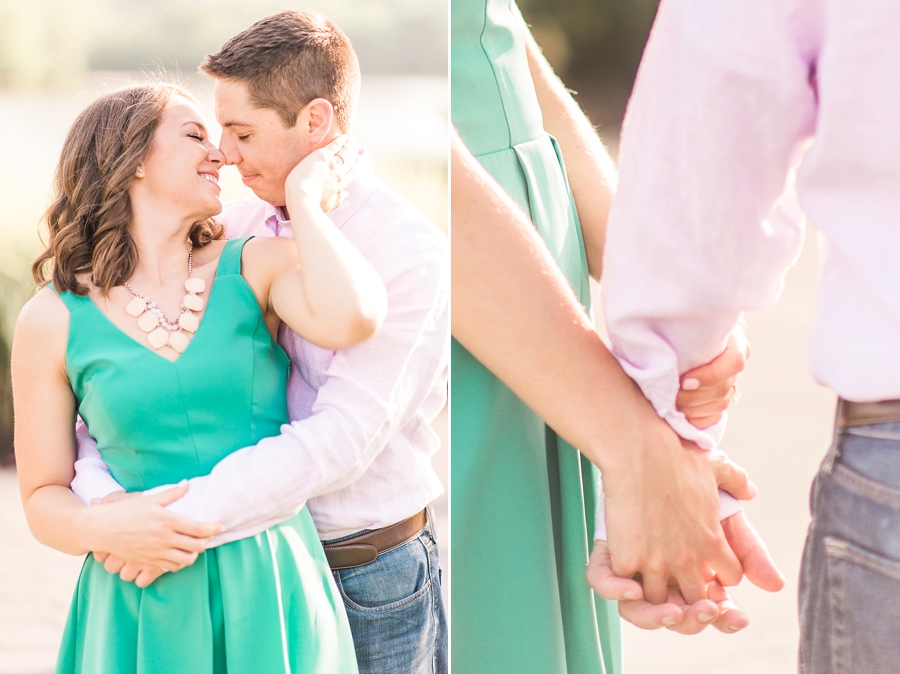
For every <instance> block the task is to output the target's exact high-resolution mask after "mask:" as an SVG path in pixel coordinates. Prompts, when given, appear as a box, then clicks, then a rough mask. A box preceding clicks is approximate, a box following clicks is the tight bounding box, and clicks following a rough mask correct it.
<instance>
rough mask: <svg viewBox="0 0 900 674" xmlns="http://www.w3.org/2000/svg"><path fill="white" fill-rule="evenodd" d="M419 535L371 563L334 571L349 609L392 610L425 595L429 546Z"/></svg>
mask: <svg viewBox="0 0 900 674" xmlns="http://www.w3.org/2000/svg"><path fill="white" fill-rule="evenodd" d="M423 536H424V532H423V534H422V535H420V536H417V537H416V538H413V539H412V540H410V541H407V542H406V543H404V544H403V545H401V546H399V547H397V548H394V549H393V550H391V551H390V552H385V553H382V554H379V555H378V559H376V560H375V561H374V562H372V563H371V564H367V565H366V566H360V567H357V568H355V569H341V570H340V571H337V572H335V574H334V575H335V580H336V581H337V585H338V588H339V589H340V591H341V594H342V595H343V598H344V604H345V605H346V606H347V609H348V610H351V611H358V612H360V613H383V612H387V611H395V610H399V609H402V608H403V607H405V606H407V605H409V604H411V603H412V602H414V601H416V600H417V599H419V598H420V597H422V596H424V595H425V594H427V592H428V590H429V589H430V588H431V585H432V582H431V569H430V559H429V554H428V553H429V548H428V546H427V545H426V544H425V541H423V540H422V539H423Z"/></svg>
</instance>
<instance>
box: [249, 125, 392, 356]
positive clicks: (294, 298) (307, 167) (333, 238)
mask: <svg viewBox="0 0 900 674" xmlns="http://www.w3.org/2000/svg"><path fill="white" fill-rule="evenodd" d="M344 148H347V150H349V151H350V152H349V153H350V154H351V155H353V153H355V152H357V151H358V150H357V149H356V146H355V144H352V143H351V144H347V143H346V137H341V138H339V139H338V140H335V141H334V142H332V143H331V144H329V145H327V146H325V147H324V148H322V149H320V150H316V151H315V152H313V153H312V154H310V155H309V156H307V157H306V158H304V159H303V161H301V162H300V163H299V164H298V165H297V166H296V167H295V168H294V170H293V171H292V172H291V173H290V175H288V178H287V181H286V183H285V194H286V196H287V208H288V212H289V213H290V217H291V229H292V230H293V233H294V239H295V241H294V243H293V244H292V246H290V247H288V248H287V249H286V248H284V247H283V246H282V248H281V250H280V251H278V250H275V251H274V253H263V254H262V255H259V254H255V253H254V251H253V248H254V247H255V248H261V247H262V248H266V247H267V243H265V242H251V243H255V246H251V249H250V253H251V254H250V255H249V256H247V257H246V258H245V261H246V262H247V263H248V264H247V267H246V276H247V279H248V282H249V283H250V284H251V286H254V289H256V288H260V287H265V286H266V285H268V306H267V309H268V310H269V311H271V312H274V313H275V314H277V315H278V317H279V318H281V320H283V321H284V322H285V323H287V325H288V326H289V327H290V328H291V329H292V330H293V331H294V332H296V333H297V334H299V335H302V336H303V337H304V338H306V339H308V340H309V341H310V342H312V343H313V344H317V345H319V346H321V347H324V348H327V349H345V348H348V347H351V346H355V345H356V344H359V343H360V342H362V341H363V340H365V339H367V338H369V337H371V336H372V335H373V334H375V331H376V330H378V328H379V327H380V326H381V323H382V322H383V321H384V317H385V315H386V314H387V293H386V292H385V289H384V282H383V281H382V280H381V277H380V276H379V275H378V272H376V271H375V269H374V268H373V267H372V265H371V264H369V262H368V260H366V259H365V257H363V255H362V254H361V253H360V252H359V251H358V250H357V249H356V248H355V247H354V246H353V245H352V244H351V243H350V242H349V241H348V240H347V239H346V237H344V235H343V234H341V233H340V231H338V229H337V227H336V226H335V225H334V223H333V222H331V220H330V219H329V218H328V217H327V216H326V214H325V210H324V209H326V208H329V203H328V202H329V201H330V200H329V199H328V198H327V195H328V193H329V191H331V190H332V189H333V184H334V179H335V175H342V172H341V168H340V166H338V167H337V168H336V167H335V160H334V157H335V154H336V152H338V151H340V150H342V149H344ZM345 153H346V151H345ZM338 156H340V157H341V159H339V160H337V161H338V162H339V163H340V164H344V162H351V161H353V160H354V159H355V156H348V157H346V158H344V155H340V154H339V155H338ZM340 187H341V186H340V185H338V188H339V189H340ZM323 195H325V198H324V199H323ZM278 245H279V244H277V243H275V244H268V247H269V248H271V247H273V246H274V247H276V248H277V246H278ZM273 272H274V273H273ZM267 275H268V279H270V280H267ZM257 295H258V296H259V292H257Z"/></svg>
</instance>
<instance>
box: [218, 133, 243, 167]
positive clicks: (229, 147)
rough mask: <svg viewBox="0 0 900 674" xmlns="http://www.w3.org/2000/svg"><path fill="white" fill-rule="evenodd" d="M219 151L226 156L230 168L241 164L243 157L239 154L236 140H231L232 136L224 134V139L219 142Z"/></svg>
mask: <svg viewBox="0 0 900 674" xmlns="http://www.w3.org/2000/svg"><path fill="white" fill-rule="evenodd" d="M219 150H220V151H221V152H222V154H223V155H224V157H225V163H226V164H227V165H229V166H230V165H233V164H240V163H241V155H240V153H239V152H238V149H237V144H236V143H235V142H234V139H232V138H231V135H230V134H228V133H223V134H222V138H221V140H220V141H219Z"/></svg>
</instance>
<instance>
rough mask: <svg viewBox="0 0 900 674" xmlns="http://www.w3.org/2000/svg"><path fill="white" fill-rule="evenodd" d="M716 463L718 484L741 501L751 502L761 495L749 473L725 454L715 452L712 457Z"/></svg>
mask: <svg viewBox="0 0 900 674" xmlns="http://www.w3.org/2000/svg"><path fill="white" fill-rule="evenodd" d="M712 460H713V462H714V463H715V475H716V483H717V484H718V485H719V487H721V488H722V490H724V491H727V492H728V493H729V494H731V495H732V496H734V497H735V498H736V499H738V500H740V501H750V500H752V499H753V498H755V497H756V495H757V494H758V493H759V489H757V487H756V485H755V484H753V483H752V482H751V481H750V477H749V476H748V475H747V471H746V470H744V469H743V468H741V467H740V466H739V465H737V464H736V463H735V462H734V461H732V460H731V459H729V458H728V457H727V456H725V454H724V453H723V452H718V451H717V452H715V456H713V457H712Z"/></svg>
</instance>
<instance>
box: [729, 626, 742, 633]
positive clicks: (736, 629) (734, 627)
mask: <svg viewBox="0 0 900 674" xmlns="http://www.w3.org/2000/svg"><path fill="white" fill-rule="evenodd" d="M728 629H730V630H731V631H732V632H737V631H738V630H739V629H741V628H740V627H738V626H737V625H729V626H728Z"/></svg>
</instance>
